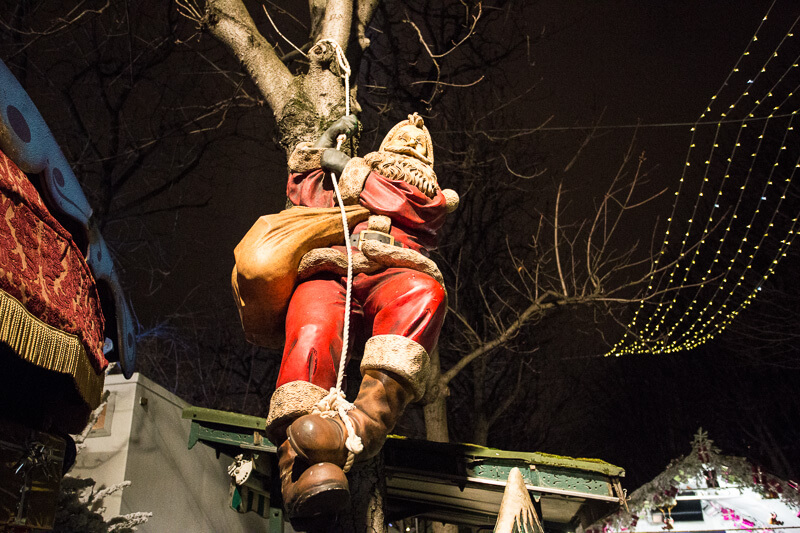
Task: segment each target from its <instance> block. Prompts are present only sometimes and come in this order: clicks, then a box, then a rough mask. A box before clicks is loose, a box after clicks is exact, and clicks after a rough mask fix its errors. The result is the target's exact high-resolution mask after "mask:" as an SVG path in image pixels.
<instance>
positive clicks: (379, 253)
mask: <svg viewBox="0 0 800 533" xmlns="http://www.w3.org/2000/svg"><path fill="white" fill-rule="evenodd" d="M361 251H362V252H363V253H364V255H365V256H367V258H368V259H370V260H372V261H375V262H376V263H380V264H381V265H383V266H387V267H403V268H410V269H412V270H416V271H418V272H423V273H425V274H427V275H429V276H430V277H432V278H433V279H435V280H436V281H438V282H439V285H441V286H442V288H444V278H443V277H442V273H441V271H440V270H439V267H437V266H436V263H434V262H433V261H432V260H431V259H429V258H427V257H425V256H424V255H422V254H421V253H419V252H418V251H416V250H412V249H411V248H398V247H397V246H392V245H391V244H386V243H383V242H379V241H375V240H366V241H364V242H363V243H362V244H361Z"/></svg>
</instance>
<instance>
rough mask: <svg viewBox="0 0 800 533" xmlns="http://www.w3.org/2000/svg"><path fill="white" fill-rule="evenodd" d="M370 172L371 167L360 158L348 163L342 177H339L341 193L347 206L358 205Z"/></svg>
mask: <svg viewBox="0 0 800 533" xmlns="http://www.w3.org/2000/svg"><path fill="white" fill-rule="evenodd" d="M370 172H371V170H370V168H369V165H367V162H366V161H364V159H362V158H360V157H354V158H352V159H351V160H350V161H348V162H347V164H346V165H345V166H344V169H343V170H342V175H341V176H339V192H341V193H342V201H343V202H344V203H345V205H353V204H356V203H358V197H359V196H360V195H361V191H362V190H364V183H365V182H366V181H367V176H369V173H370Z"/></svg>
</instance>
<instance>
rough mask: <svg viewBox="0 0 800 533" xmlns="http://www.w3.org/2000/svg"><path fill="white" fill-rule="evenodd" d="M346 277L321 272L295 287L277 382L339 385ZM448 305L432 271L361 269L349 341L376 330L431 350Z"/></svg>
mask: <svg viewBox="0 0 800 533" xmlns="http://www.w3.org/2000/svg"><path fill="white" fill-rule="evenodd" d="M346 283H347V278H346V277H343V276H335V275H328V276H325V275H322V276H316V277H314V278H312V279H309V280H306V281H304V282H302V283H300V284H299V285H298V286H297V288H296V289H295V291H294V294H293V295H292V299H291V301H290V302H289V309H288V311H287V314H286V344H285V346H284V350H283V360H282V361H281V369H280V373H279V374H278V384H277V386H278V387H280V386H281V385H284V384H286V383H289V382H291V381H309V382H311V383H313V384H314V385H317V386H319V387H322V388H323V389H326V390H327V389H330V388H331V387H335V386H336V377H337V372H338V370H339V359H340V358H341V354H342V351H341V350H342V342H343V341H342V327H343V325H344V307H345V295H346V291H347V288H346V287H347V286H346ZM446 310H447V302H446V298H445V293H444V289H442V286H441V285H439V283H438V282H437V281H436V280H435V279H433V278H432V277H430V276H428V275H427V274H423V273H422V272H418V271H416V270H410V269H407V268H388V269H386V270H384V271H381V272H378V273H375V274H358V275H356V276H354V277H353V292H352V300H351V304H350V311H351V312H350V339H351V343H350V345H351V347H352V346H353V345H354V343H356V342H357V343H363V342H366V340H367V339H368V338H369V337H372V336H374V335H387V334H394V335H402V336H403V337H407V338H409V339H412V340H414V341H416V342H418V343H419V344H421V345H422V347H423V348H425V350H427V351H430V350H432V349H433V347H434V346H435V345H436V340H437V339H438V337H439V330H440V329H441V327H442V321H443V320H444V315H445V312H446ZM350 353H351V350H348V356H349V355H350Z"/></svg>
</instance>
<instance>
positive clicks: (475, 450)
mask: <svg viewBox="0 0 800 533" xmlns="http://www.w3.org/2000/svg"><path fill="white" fill-rule="evenodd" d="M389 438H395V439H405V437H398V436H395V435H390V436H389ZM417 442H419V443H421V445H422V446H425V445H429V446H448V447H452V448H455V450H454V451H457V452H458V453H461V454H463V455H469V456H473V457H475V458H478V459H508V460H516V461H524V462H526V463H529V464H535V465H543V466H544V465H547V466H555V467H561V468H575V469H579V470H584V471H589V472H597V473H600V474H604V475H607V476H616V477H624V476H625V469H624V468H621V467H619V466H615V465H612V464H611V463H607V462H605V461H603V460H602V459H592V458H583V457H581V458H574V457H568V456H565V455H555V454H551V453H543V452H517V451H508V450H499V449H497V448H487V447H486V446H478V445H477V444H452V443H438V442H427V441H417Z"/></svg>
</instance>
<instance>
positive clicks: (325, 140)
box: [314, 115, 358, 148]
mask: <svg viewBox="0 0 800 533" xmlns="http://www.w3.org/2000/svg"><path fill="white" fill-rule="evenodd" d="M357 131H358V119H357V118H356V117H355V115H347V116H345V117H342V118H340V119H339V120H337V121H336V122H334V123H333V126H331V127H330V128H328V129H327V130H325V133H323V134H322V137H320V138H319V140H318V141H317V142H316V144H314V147H315V148H333V147H334V146H336V138H337V137H338V136H339V135H341V134H343V133H344V134H345V135H347V136H348V137H349V136H350V135H352V134H353V133H355V132H357Z"/></svg>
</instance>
